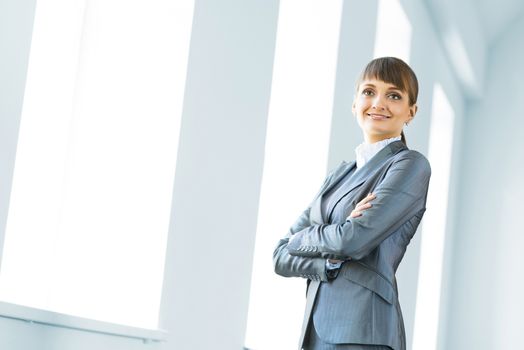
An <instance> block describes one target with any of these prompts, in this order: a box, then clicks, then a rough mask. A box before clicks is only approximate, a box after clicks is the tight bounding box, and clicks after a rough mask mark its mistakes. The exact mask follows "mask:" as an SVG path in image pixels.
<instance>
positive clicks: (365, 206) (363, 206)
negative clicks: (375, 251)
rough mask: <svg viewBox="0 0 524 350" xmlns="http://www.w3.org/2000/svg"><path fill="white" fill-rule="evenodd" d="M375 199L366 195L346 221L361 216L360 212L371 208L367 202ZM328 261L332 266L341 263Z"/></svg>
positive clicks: (371, 195) (333, 260)
mask: <svg viewBox="0 0 524 350" xmlns="http://www.w3.org/2000/svg"><path fill="white" fill-rule="evenodd" d="M375 198H376V196H375V195H374V194H373V193H370V194H368V195H367V196H366V197H365V198H364V199H363V200H361V201H360V202H358V203H357V206H356V207H355V209H353V211H352V212H351V214H349V216H348V217H347V219H349V218H356V217H359V216H361V215H362V212H363V211H364V210H366V209H369V208H371V207H372V205H371V203H369V202H370V201H372V200H373V199H375ZM328 261H329V262H330V263H332V264H336V263H339V262H343V260H336V259H328Z"/></svg>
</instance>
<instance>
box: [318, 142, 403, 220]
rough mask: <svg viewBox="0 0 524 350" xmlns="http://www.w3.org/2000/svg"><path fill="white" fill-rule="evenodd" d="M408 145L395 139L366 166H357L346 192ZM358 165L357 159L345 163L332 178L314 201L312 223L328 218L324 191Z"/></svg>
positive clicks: (358, 184)
mask: <svg viewBox="0 0 524 350" xmlns="http://www.w3.org/2000/svg"><path fill="white" fill-rule="evenodd" d="M407 149H408V148H407V146H406V145H405V144H404V143H403V142H402V141H394V142H391V143H390V144H388V145H387V146H385V147H384V148H382V149H381V150H380V151H379V152H378V153H377V154H375V156H374V157H373V158H371V159H370V160H369V161H368V162H367V163H366V164H364V166H362V167H361V168H357V169H356V170H355V172H354V173H353V174H352V175H351V176H350V178H349V186H348V190H347V191H346V193H348V192H351V191H353V190H354V189H355V188H356V187H358V186H360V185H361V184H362V183H363V182H364V181H366V179H367V178H368V177H369V175H370V174H372V173H373V172H375V170H376V169H378V168H380V166H381V165H382V164H384V162H385V161H386V160H387V159H389V158H390V157H391V156H393V155H395V154H397V153H398V152H400V151H402V150H407ZM355 166H356V162H355V161H351V162H349V163H343V165H342V167H341V169H340V170H338V171H337V172H336V173H335V174H334V175H333V178H332V179H331V181H330V183H329V184H328V185H327V186H326V187H325V188H324V190H323V191H322V192H321V193H320V195H319V196H318V198H317V200H316V201H315V202H314V203H313V205H312V207H311V212H310V221H311V224H312V225H319V224H324V223H325V222H326V221H325V220H326V218H324V216H323V215H322V210H321V202H322V197H323V195H324V193H326V192H327V191H329V190H330V189H331V188H332V187H333V186H335V184H336V183H338V181H339V180H341V179H342V178H343V177H345V176H346V175H347V174H348V173H349V172H350V171H351V170H352V169H353V167H355Z"/></svg>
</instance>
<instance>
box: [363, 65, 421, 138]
mask: <svg viewBox="0 0 524 350" xmlns="http://www.w3.org/2000/svg"><path fill="white" fill-rule="evenodd" d="M366 79H377V80H382V81H384V82H386V83H388V84H393V85H395V86H397V87H398V88H399V89H400V90H403V91H405V92H407V94H408V97H409V105H410V106H413V105H414V104H415V103H417V97H418V80H417V76H416V75H415V72H413V70H412V69H411V67H410V66H408V65H407V63H406V62H404V61H402V60H401V59H400V58H396V57H379V58H375V59H374V60H372V61H371V62H369V63H368V65H367V66H366V68H364V70H363V71H362V74H361V75H360V77H359V78H358V80H357V83H356V90H357V91H358V88H359V86H360V84H361V83H362V81H364V80H366ZM401 136H402V142H404V144H406V137H405V136H404V131H402V132H401Z"/></svg>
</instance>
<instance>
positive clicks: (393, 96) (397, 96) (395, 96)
mask: <svg viewBox="0 0 524 350" xmlns="http://www.w3.org/2000/svg"><path fill="white" fill-rule="evenodd" d="M389 97H391V98H392V99H393V100H400V99H401V98H402V97H401V96H400V95H399V94H391V95H389Z"/></svg>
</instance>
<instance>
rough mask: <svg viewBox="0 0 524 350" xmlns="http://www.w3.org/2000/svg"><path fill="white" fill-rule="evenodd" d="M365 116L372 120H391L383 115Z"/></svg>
mask: <svg viewBox="0 0 524 350" xmlns="http://www.w3.org/2000/svg"><path fill="white" fill-rule="evenodd" d="M367 115H368V116H369V117H370V118H371V119H373V120H386V119H389V118H391V117H390V116H388V115H383V114H374V113H367Z"/></svg>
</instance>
